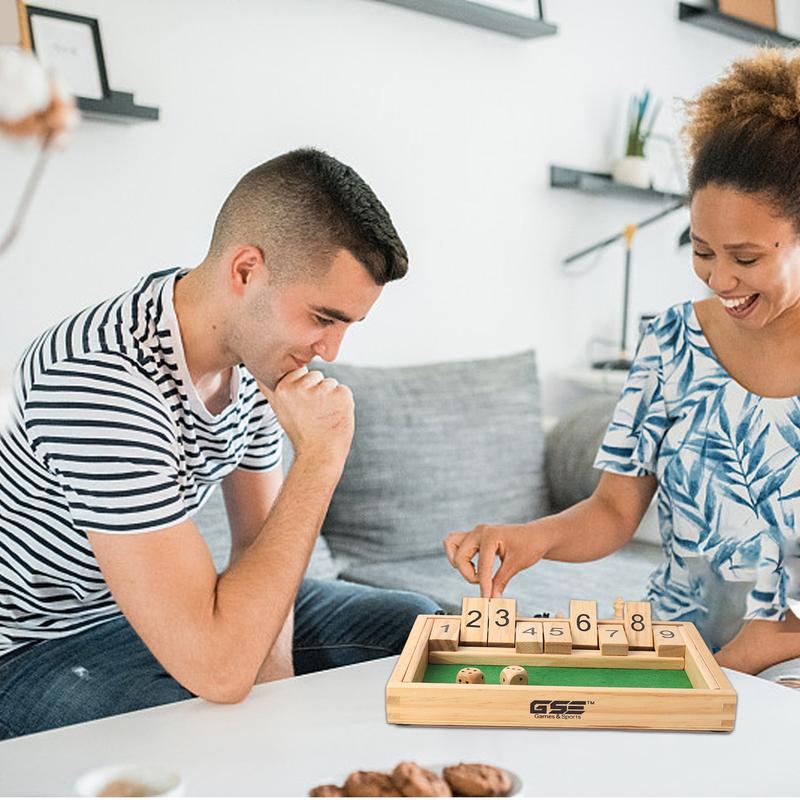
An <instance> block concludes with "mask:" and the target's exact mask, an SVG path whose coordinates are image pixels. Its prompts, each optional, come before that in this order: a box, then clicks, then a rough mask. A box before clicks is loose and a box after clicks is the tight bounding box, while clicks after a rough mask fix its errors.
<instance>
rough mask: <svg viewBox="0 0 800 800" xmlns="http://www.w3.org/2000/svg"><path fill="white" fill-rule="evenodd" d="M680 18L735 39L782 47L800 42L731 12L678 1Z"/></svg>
mask: <svg viewBox="0 0 800 800" xmlns="http://www.w3.org/2000/svg"><path fill="white" fill-rule="evenodd" d="M678 19H679V20H681V22H688V23H690V24H691V25H697V26H698V27H700V28H705V29H706V30H709V31H716V32H717V33H723V34H725V35H726V36H732V37H733V38H734V39H743V40H744V41H745V42H751V43H753V44H764V43H765V42H766V43H769V44H776V45H779V46H780V47H786V46H787V45H795V44H800V40H798V39H793V38H791V37H790V36H786V35H785V34H783V33H779V32H778V31H776V30H773V29H772V28H765V27H763V26H762V25H756V24H755V23H754V22H748V21H747V20H744V19H740V18H739V17H733V16H731V15H730V14H723V13H722V12H721V11H716V10H714V9H711V8H699V7H698V6H693V5H690V4H689V3H678Z"/></svg>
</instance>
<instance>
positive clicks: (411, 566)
mask: <svg viewBox="0 0 800 800" xmlns="http://www.w3.org/2000/svg"><path fill="white" fill-rule="evenodd" d="M660 561H661V552H660V550H658V549H657V548H655V547H652V546H651V545H649V544H639V543H637V542H631V543H630V544H627V545H626V546H625V547H623V548H622V549H621V550H618V551H617V552H616V553H612V554H611V555H610V556H606V557H605V558H603V559H600V560H599V561H591V562H587V563H581V564H567V563H562V562H560V561H540V562H539V563H538V564H536V565H534V566H533V567H531V568H530V569H528V570H525V571H524V572H522V573H520V574H519V575H516V576H514V578H512V579H511V582H510V583H509V585H508V587H507V589H506V595H507V596H508V597H513V598H516V600H517V609H518V611H517V613H518V614H519V615H520V616H528V615H533V614H539V613H542V612H549V613H551V614H554V613H557V612H562V613H563V614H567V615H568V614H569V601H570V600H573V599H577V598H587V599H595V600H597V608H598V613H599V614H600V616H601V617H603V618H607V619H610V618H612V617H613V616H614V609H613V602H614V598H615V597H623V598H625V599H626V600H640V599H642V598H644V595H645V588H646V586H647V579H648V577H649V576H650V573H651V572H652V571H653V570H654V569H655V568H656V567H657V566H658V565H659V563H660ZM340 577H342V578H344V579H345V580H349V581H353V582H355V583H365V584H367V585H369V586H383V587H386V588H387V589H407V590H409V591H415V592H420V593H421V594H424V595H427V596H428V597H430V598H431V599H432V600H434V601H435V602H437V603H439V605H440V606H441V607H442V608H443V609H444V610H445V611H447V612H448V613H455V612H460V611H461V599H462V598H463V597H467V596H474V595H477V594H479V591H478V587H477V585H472V584H469V583H467V582H466V581H465V580H464V579H463V578H462V577H461V574H460V573H459V572H457V571H456V570H454V569H453V568H452V567H451V566H450V563H449V562H448V561H447V557H446V556H445V555H444V554H442V555H437V556H427V557H425V558H416V559H408V560H406V561H384V562H376V563H373V564H359V565H354V566H350V567H348V568H347V569H345V571H344V572H343V573H342V575H341V576H340Z"/></svg>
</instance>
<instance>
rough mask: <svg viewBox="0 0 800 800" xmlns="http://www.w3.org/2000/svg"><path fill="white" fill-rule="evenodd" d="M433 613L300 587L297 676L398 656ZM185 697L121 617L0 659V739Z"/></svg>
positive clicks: (377, 595)
mask: <svg viewBox="0 0 800 800" xmlns="http://www.w3.org/2000/svg"><path fill="white" fill-rule="evenodd" d="M437 610H438V608H437V606H436V604H435V603H434V602H433V601H432V600H429V599H428V598H426V597H423V596H422V595H418V594H413V593H411V592H398V591H389V590H385V589H374V588H372V587H368V586H359V585H357V584H353V583H346V582H345V581H319V580H311V579H310V578H307V579H306V580H305V581H303V584H302V585H301V587H300V591H299V592H298V594H297V598H296V600H295V617H294V665H295V672H296V673H297V674H298V675H302V674H304V673H307V672H316V671H318V670H322V669H329V668H331V667H340V666H343V665H345V664H355V663H357V662H359V661H369V660H370V659H373V658H383V657H384V656H391V655H396V654H397V653H399V652H400V651H401V650H402V648H403V645H404V644H405V641H406V638H407V637H408V633H409V631H410V630H411V626H412V625H413V624H414V620H415V618H416V616H417V614H433V613H434V612H436V611H437ZM387 678H388V675H387ZM193 696H194V695H192V693H191V692H189V691H187V690H186V689H184V688H183V686H181V685H180V684H179V683H178V682H177V681H176V680H175V679H174V678H172V676H171V675H169V673H167V672H166V671H165V670H164V668H163V667H162V666H161V665H160V664H159V663H158V661H156V659H155V658H154V657H153V655H152V654H151V652H150V651H149V650H148V649H147V647H146V645H145V644H144V642H143V641H142V640H141V639H140V638H139V636H138V635H137V634H136V632H135V631H134V630H133V628H131V626H130V625H129V624H128V622H127V620H126V619H125V618H124V617H122V616H120V617H117V618H116V619H113V620H111V621H110V622H104V623H102V624H100V625H96V626H95V627H94V628H90V629H89V630H87V631H83V632H82V633H77V634H73V635H72V636H65V637H63V638H61V639H51V640H49V641H45V642H37V643H35V644H30V645H27V646H25V647H22V648H20V649H18V650H14V651H12V652H11V653H10V654H9V655H7V656H4V657H2V658H0V739H10V738H12V737H14V736H22V735H24V734H28V733H36V732H37V731H44V730H48V729H50V728H59V727H61V726H62V725H72V724H74V723H76V722H86V721H88V720H91V719H98V718H99V717H107V716H110V715H112V714H122V713H125V712H127V711H136V710H138V709H141V708H150V707H152V706H159V705H163V704H164V703H174V702H176V701H178V700H186V699H188V698H190V697H193Z"/></svg>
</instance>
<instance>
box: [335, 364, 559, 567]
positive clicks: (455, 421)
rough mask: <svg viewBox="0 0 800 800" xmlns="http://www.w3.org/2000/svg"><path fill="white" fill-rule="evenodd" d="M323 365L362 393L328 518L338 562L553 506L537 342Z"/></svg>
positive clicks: (388, 557) (393, 552)
mask: <svg viewBox="0 0 800 800" xmlns="http://www.w3.org/2000/svg"><path fill="white" fill-rule="evenodd" d="M320 368H321V369H322V371H323V372H324V373H325V374H326V375H328V376H330V377H333V378H336V379H337V380H339V381H340V382H341V383H344V384H346V385H347V386H349V387H350V388H351V389H352V391H353V394H354V397H355V402H356V432H355V437H354V440H353V446H352V449H351V451H350V455H349V457H348V459H347V463H346V465H345V470H344V474H343V475H342V479H341V481H340V483H339V486H338V487H337V489H336V492H335V493H334V496H333V500H332V502H331V506H330V510H329V511H328V515H327V517H326V519H325V523H324V526H323V533H324V535H325V539H326V540H327V542H328V544H329V545H330V548H331V550H332V552H333V555H334V557H335V558H336V559H337V562H339V559H340V558H342V559H343V560H344V562H345V563H348V564H349V563H365V562H385V561H394V560H401V559H408V558H412V557H418V556H426V555H435V554H438V553H440V552H441V551H442V539H443V538H444V537H445V536H446V535H447V534H448V533H449V532H450V531H453V530H468V529H471V528H472V527H474V526H475V525H477V524H479V523H481V522H496V523H500V522H522V521H526V520H530V519H533V518H535V517H539V516H542V515H543V514H545V513H547V510H548V505H547V497H546V489H545V483H544V473H543V458H544V453H543V450H544V443H543V435H542V429H541V420H540V409H539V382H538V377H537V373H536V359H535V354H534V353H533V352H532V351H527V352H524V353H520V354H518V355H512V356H505V357H501V358H492V359H483V360H479V361H463V362H452V363H445V364H430V365H424V366H412V367H393V368H378V367H354V366H348V365H344V364H325V365H323V366H321V367H320Z"/></svg>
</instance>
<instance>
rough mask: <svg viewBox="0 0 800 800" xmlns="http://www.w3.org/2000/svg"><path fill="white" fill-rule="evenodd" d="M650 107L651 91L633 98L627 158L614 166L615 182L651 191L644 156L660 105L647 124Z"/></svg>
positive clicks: (657, 105)
mask: <svg viewBox="0 0 800 800" xmlns="http://www.w3.org/2000/svg"><path fill="white" fill-rule="evenodd" d="M649 106H650V90H649V89H646V90H645V92H644V94H643V95H642V96H641V97H636V96H634V97H632V98H631V104H630V109H629V111H628V141H627V145H626V148H625V157H624V158H621V159H620V160H619V161H617V163H616V164H615V165H614V172H613V176H614V180H615V181H617V182H618V183H626V184H629V185H630V186H637V187H639V188H640V189H649V188H650V185H651V179H650V169H649V167H648V164H647V159H646V157H645V154H644V148H645V145H646V144H647V140H648V139H649V138H650V135H651V133H652V132H653V125H654V123H655V121H656V117H657V116H658V111H659V104H658V103H656V105H655V107H654V108H653V110H652V112H651V113H650V116H649V119H648V121H647V122H646V123H645V116H647V112H648V108H649Z"/></svg>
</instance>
